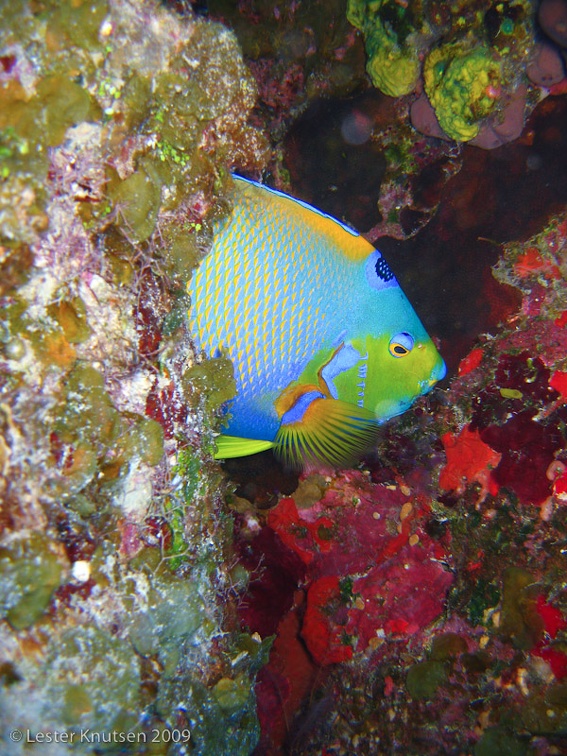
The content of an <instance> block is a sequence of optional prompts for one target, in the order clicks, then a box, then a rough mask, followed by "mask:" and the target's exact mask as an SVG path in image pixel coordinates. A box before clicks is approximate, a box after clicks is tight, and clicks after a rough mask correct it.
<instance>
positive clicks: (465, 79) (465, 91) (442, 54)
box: [423, 43, 501, 142]
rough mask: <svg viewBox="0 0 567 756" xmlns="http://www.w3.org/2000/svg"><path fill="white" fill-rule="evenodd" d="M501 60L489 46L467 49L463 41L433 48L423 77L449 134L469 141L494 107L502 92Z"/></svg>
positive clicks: (441, 124)
mask: <svg viewBox="0 0 567 756" xmlns="http://www.w3.org/2000/svg"><path fill="white" fill-rule="evenodd" d="M500 77H501V71H500V63H499V62H498V61H497V60H495V59H494V58H493V57H492V56H491V54H490V51H489V50H488V48H485V47H475V48H473V49H467V47H466V46H465V45H463V44H462V43H457V44H450V45H444V46H442V47H438V48H437V49H435V50H433V51H432V52H431V53H430V54H429V56H428V57H427V59H426V61H425V65H424V67H423V78H424V83H425V91H426V93H427V97H428V98H429V102H430V103H431V105H432V106H433V109H434V110H435V115H436V116H437V119H438V121H439V125H440V126H441V128H442V129H443V131H444V132H445V133H446V134H447V136H449V137H451V138H452V139H455V140H457V141H459V142H468V141H469V140H470V139H473V138H474V137H475V136H476V135H477V134H478V132H479V129H480V122H481V121H482V120H483V119H484V118H486V116H488V115H489V114H490V112H491V111H492V109H493V108H494V105H495V103H496V99H497V96H498V92H499V81H500Z"/></svg>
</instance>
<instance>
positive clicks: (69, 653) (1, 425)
mask: <svg viewBox="0 0 567 756" xmlns="http://www.w3.org/2000/svg"><path fill="white" fill-rule="evenodd" d="M254 102H255V85H254V82H253V80H252V78H251V77H250V75H249V73H248V72H247V70H246V68H245V66H244V64H243V62H242V58H241V54H240V52H239V48H238V45H237V43H236V41H235V38H234V36H233V35H232V34H231V32H229V31H228V30H227V29H225V28H224V27H222V26H221V25H220V24H215V23H210V22H208V21H206V20H202V19H198V18H196V17H193V16H191V15H190V14H189V15H186V16H185V17H183V18H181V17H180V16H177V15H176V14H174V13H172V12H169V11H167V10H166V9H164V8H163V7H160V6H159V4H158V3H154V2H151V1H150V0H147V1H144V2H132V3H131V2H127V0H108V1H107V0H92V1H91V0H89V1H88V2H81V0H78V1H73V2H71V0H60V1H59V0H40V2H29V3H28V2H18V3H13V4H2V7H1V8H0V297H1V305H2V321H1V327H0V328H1V329H0V366H1V370H2V372H1V377H0V500H1V502H2V506H1V514H0V531H1V533H0V570H1V588H0V617H1V621H0V649H1V651H0V657H1V658H0V669H1V670H2V687H1V688H0V699H1V700H2V704H1V705H0V712H1V713H0V722H1V730H2V736H1V738H2V739H1V742H2V747H1V749H0V750H2V753H6V754H8V753H14V754H18V753H22V752H23V750H22V749H23V748H24V745H23V744H20V743H17V742H15V741H10V740H9V739H8V732H9V731H10V730H12V729H13V728H15V727H16V728H20V730H21V731H22V732H26V731H29V733H30V737H32V738H33V737H35V736H36V735H37V734H38V733H42V732H43V733H45V732H47V731H49V732H52V733H53V732H55V731H58V732H59V731H61V732H63V731H65V732H67V733H68V734H69V733H72V732H74V731H78V730H79V729H80V728H83V729H84V728H90V729H91V730H92V731H96V732H97V733H98V736H99V737H104V735H106V737H110V736H112V733H115V734H116V737H122V738H123V737H125V736H128V740H126V742H124V740H122V741H121V742H122V746H121V747H122V748H123V749H128V748H130V749H131V750H130V751H125V750H123V751H122V752H132V753H134V752H135V753H142V752H146V751H147V750H148V749H149V748H150V745H149V744H150V737H151V735H152V733H153V734H154V737H155V743H154V745H153V746H152V748H153V750H152V753H166V752H168V749H169V744H170V743H171V742H179V739H181V743H182V744H183V743H187V742H188V741H189V739H190V741H191V747H192V749H193V752H195V753H203V754H215V755H216V754H221V753H226V754H229V753H230V754H236V753H249V752H250V751H251V750H252V749H253V748H254V745H255V743H256V740H257V737H258V724H257V718H256V713H255V698H254V693H253V680H254V676H255V673H256V671H257V669H258V668H259V666H260V665H261V663H262V660H263V658H264V656H265V652H266V643H265V642H263V641H262V639H261V638H260V637H259V636H257V635H256V636H253V637H252V636H250V635H248V634H246V633H241V632H240V631H237V629H236V626H235V625H234V623H233V622H232V623H231V613H230V600H229V599H228V598H227V597H229V596H230V595H232V593H231V591H232V588H233V582H234V580H235V579H237V578H236V577H233V576H232V574H231V568H230V565H231V564H232V559H233V558H232V556H231V521H230V519H229V518H227V516H226V515H225V514H223V512H222V507H221V499H222V492H223V483H222V478H221V476H220V472H219V469H218V467H217V465H216V464H215V463H213V462H212V461H211V458H212V455H211V452H212V448H213V435H214V432H215V427H216V420H215V412H216V410H217V409H218V407H219V405H220V404H221V403H222V402H223V401H224V400H225V399H227V398H228V397H230V395H231V391H233V390H234V389H233V383H232V380H231V374H230V369H231V368H230V364H225V361H222V360H221V361H219V363H218V364H212V363H206V362H202V361H201V359H200V357H199V356H198V355H195V354H194V353H193V351H192V349H191V341H190V337H189V334H188V333H187V331H186V326H185V321H186V316H185V313H186V311H187V307H188V302H187V298H186V295H185V293H184V292H185V288H184V284H185V282H186V279H187V276H188V274H189V273H190V270H191V268H192V266H194V265H195V264H196V262H197V261H198V260H199V259H200V258H201V256H202V255H203V254H204V253H205V252H206V249H207V245H208V240H209V238H210V233H211V224H212V221H213V220H214V219H215V218H217V217H220V216H221V215H222V213H224V212H226V210H227V207H226V204H225V203H224V202H223V200H222V197H223V191H224V189H223V187H224V185H225V182H226V180H227V177H228V173H229V168H230V167H232V166H233V165H235V166H238V167H239V168H240V169H244V168H247V169H249V170H250V171H252V172H254V171H258V170H260V169H261V167H262V165H263V164H264V161H265V158H266V143H265V141H264V139H263V137H262V136H261V134H260V133H259V132H258V131H256V130H254V129H253V128H251V127H249V126H248V125H247V117H248V115H249V113H250V110H251V108H252V107H253V105H254ZM205 391H206V394H207V396H206V398H205V395H204V394H205ZM238 579H241V578H238ZM221 593H222V595H223V597H224V601H222V602H221V601H220V600H219V594H221ZM221 723H222V724H221ZM120 733H121V735H120ZM156 733H157V735H156ZM188 733H190V735H188ZM176 738H177V741H176ZM104 742H107V743H108V742H109V741H104V739H103V741H102V743H103V744H99V745H97V748H98V749H100V751H99V752H102V751H105V750H108V749H110V748H112V747H115V745H114V746H112V745H104ZM115 743H116V741H115ZM143 743H146V745H141V744H143ZM156 744H157V745H156ZM93 747H94V746H93V745H92V743H89V742H87V741H84V742H83V743H82V744H75V751H76V752H85V753H87V752H88V753H90V752H91V751H92V748H93ZM61 748H63V746H61ZM57 752H59V751H57Z"/></svg>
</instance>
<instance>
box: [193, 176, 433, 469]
mask: <svg viewBox="0 0 567 756" xmlns="http://www.w3.org/2000/svg"><path fill="white" fill-rule="evenodd" d="M233 202H234V204H233V208H232V212H231V213H230V215H229V216H228V217H227V218H226V220H225V221H224V222H222V223H221V224H220V225H219V227H218V228H217V229H216V233H215V237H214V243H213V247H212V250H211V252H210V253H209V254H208V255H207V256H206V257H205V258H204V260H203V261H202V262H201V264H200V265H199V267H198V268H197V270H196V271H195V273H194V275H193V277H192V279H191V281H190V282H189V285H188V291H189V295H190V297H191V305H192V306H191V309H190V314H189V318H190V328H191V331H192V333H193V334H194V336H195V339H196V345H197V347H198V348H201V349H202V350H204V351H205V353H206V354H207V355H208V356H209V357H215V356H219V355H220V354H223V355H226V356H228V357H230V359H231V360H232V362H233V365H234V372H235V379H236V386H237V394H236V397H235V398H234V400H233V401H232V403H231V404H230V406H229V407H228V408H227V415H226V425H225V428H226V434H225V435H221V436H220V437H219V438H218V439H217V455H216V456H217V458H220V459H223V458H227V457H240V456H245V455H247V454H254V453H256V452H259V451H263V450H264V449H268V448H273V449H274V451H275V452H276V454H277V455H278V456H279V457H280V458H282V459H283V461H284V462H286V463H287V464H289V465H291V466H296V467H297V466H303V465H305V464H307V465H308V466H310V467H314V466H321V465H322V466H329V465H330V466H332V467H335V466H341V465H345V464H347V463H348V462H350V461H352V460H353V459H354V458H356V457H357V456H359V455H360V454H362V453H364V452H365V451H366V450H368V449H369V447H370V446H371V445H372V443H373V441H374V440H375V438H376V432H377V428H378V426H379V425H380V424H381V423H383V422H384V421H385V420H387V419H388V418H391V417H393V416H394V415H399V414H400V413H402V412H404V411H405V410H406V409H407V408H408V407H409V406H410V405H411V404H412V402H413V401H414V400H415V399H416V398H417V397H418V396H420V395H421V394H425V393H427V392H428V391H430V390H431V388H432V387H433V386H434V385H435V383H436V382H437V381H439V380H440V379H441V378H443V377H444V376H445V372H446V370H445V363H444V362H443V360H442V358H441V356H440V355H439V353H438V351H437V349H436V348H435V345H434V344H433V342H432V340H431V339H430V337H429V336H428V335H427V332H426V331H425V329H424V327H423V325H422V324H421V322H420V320H419V318H418V317H417V315H416V313H415V311H414V309H413V307H412V306H411V304H410V303H409V301H408V299H407V298H406V296H405V295H404V293H403V292H402V290H401V288H400V286H399V284H398V282H397V280H396V278H395V277H394V274H393V273H392V271H391V270H390V268H389V266H388V264H387V262H386V261H385V259H384V258H383V257H382V255H381V254H380V252H378V250H376V249H374V247H372V246H371V244H370V243H369V242H367V241H366V240H365V239H364V238H363V237H362V236H360V235H359V234H357V233H356V232H355V231H353V230H352V229H350V228H348V227H347V226H345V225H343V224H342V223H340V222H339V221H337V220H335V219H334V218H331V217H330V216H328V215H325V214H324V213H322V212H320V211H319V210H316V209H315V208H314V207H311V206H310V205H308V204H306V203H305V202H301V201H300V200H296V199H293V198H292V197H289V196H287V195H286V194H283V193H282V192H279V191H276V190H274V189H269V188H268V187H265V186H262V185H261V184H257V183H255V182H252V181H249V180H247V179H243V178H239V177H234V197H233Z"/></svg>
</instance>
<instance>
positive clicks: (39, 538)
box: [0, 532, 62, 630]
mask: <svg viewBox="0 0 567 756" xmlns="http://www.w3.org/2000/svg"><path fill="white" fill-rule="evenodd" d="M0 576H1V578H2V579H1V581H0V617H5V618H6V619H7V620H8V622H9V623H10V625H11V626H12V627H13V628H14V629H16V630H22V629H23V628H27V627H30V626H31V625H33V624H34V623H35V622H36V621H37V620H38V619H39V618H40V617H41V616H42V615H43V614H44V612H45V611H46V609H47V607H48V605H49V602H50V600H51V597H52V595H53V592H54V591H55V589H56V588H58V587H59V585H60V584H61V581H62V565H61V555H60V553H59V550H58V549H57V548H56V546H55V544H54V543H53V542H52V541H51V539H50V538H49V537H48V536H46V535H44V534H43V533H40V532H34V533H31V534H29V535H28V536H25V537H21V538H17V539H14V540H12V541H11V542H9V543H8V544H6V545H5V546H2V547H0Z"/></svg>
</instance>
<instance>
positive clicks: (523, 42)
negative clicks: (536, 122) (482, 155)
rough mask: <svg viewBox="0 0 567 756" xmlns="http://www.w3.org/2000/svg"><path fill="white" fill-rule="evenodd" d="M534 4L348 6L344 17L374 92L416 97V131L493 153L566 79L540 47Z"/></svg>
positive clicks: (354, 2) (355, 2) (525, 0)
mask: <svg viewBox="0 0 567 756" xmlns="http://www.w3.org/2000/svg"><path fill="white" fill-rule="evenodd" d="M534 5H535V4H534V3H532V2H530V1H529V0H511V1H510V2H490V1H489V0H480V1H478V0H471V1H470V2H461V3H457V4H454V5H452V6H447V5H445V4H441V3H437V2H424V3H417V4H415V3H397V2H394V0H381V1H380V2H376V3H366V2H361V0H349V2H348V10H347V17H348V19H349V21H350V22H351V23H352V24H353V25H354V26H355V27H356V28H358V29H360V30H361V31H362V33H363V35H364V38H365V42H366V52H367V57H368V62H367V70H368V73H369V75H370V77H371V79H372V82H373V84H374V86H376V87H378V88H379V89H380V90H381V91H382V92H384V93H385V94H387V95H390V96H392V97H400V96H403V95H412V98H413V101H412V102H411V120H412V124H413V126H414V127H415V128H416V129H417V130H418V131H421V132H422V133H424V134H426V135H427V136H435V137H440V138H443V139H447V138H448V139H454V140H456V141H457V142H471V143H472V144H475V145H476V146H478V147H482V148H484V149H494V148H495V147H499V146H501V145H502V144H505V143H506V142H510V141H513V140H514V139H516V138H517V137H518V136H519V135H520V134H521V132H522V129H523V126H524V123H525V119H526V117H527V115H528V114H529V113H530V112H531V110H532V109H533V107H534V105H535V104H536V103H537V101H538V99H539V98H540V96H541V95H542V94H543V95H545V94H546V93H547V90H546V89H545V88H546V87H549V86H551V85H553V84H556V83H558V82H559V81H560V80H561V79H562V78H563V76H564V74H563V72H562V67H561V65H560V62H559V61H558V58H557V54H556V53H555V54H554V51H553V50H552V49H551V48H550V46H549V45H548V44H543V45H542V43H539V42H538V43H537V44H536V42H537V35H536V29H535V24H534V15H535V7H534ZM550 15H552V14H550ZM550 25H551V22H550ZM534 85H535V86H534ZM536 86H537V87H542V88H543V91H542V92H539V91H538V90H537V89H536Z"/></svg>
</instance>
